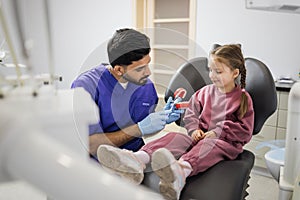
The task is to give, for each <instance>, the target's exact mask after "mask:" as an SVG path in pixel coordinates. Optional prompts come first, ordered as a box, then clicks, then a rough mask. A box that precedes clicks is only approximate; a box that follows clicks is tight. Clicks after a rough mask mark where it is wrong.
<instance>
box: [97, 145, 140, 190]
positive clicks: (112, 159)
mask: <svg viewBox="0 0 300 200" xmlns="http://www.w3.org/2000/svg"><path fill="white" fill-rule="evenodd" d="M97 157H98V160H99V162H100V163H101V164H102V166H103V168H105V169H107V170H108V171H110V172H113V173H116V174H118V175H120V176H121V177H124V178H126V179H127V180H130V181H131V182H133V183H135V184H137V185H138V184H140V183H141V182H142V181H143V179H144V174H143V173H142V172H139V171H138V170H137V169H135V168H132V167H130V166H126V165H123V164H122V162H121V158H120V155H119V154H117V153H116V152H115V151H113V150H110V149H109V147H107V146H100V147H99V148H98V151H97Z"/></svg>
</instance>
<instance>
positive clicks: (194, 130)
mask: <svg viewBox="0 0 300 200" xmlns="http://www.w3.org/2000/svg"><path fill="white" fill-rule="evenodd" d="M208 67H209V77H210V79H211V81H212V84H211V85H207V86H205V87H203V88H201V89H200V90H198V91H197V92H195V94H194V95H193V96H192V97H191V99H190V101H189V107H188V108H187V110H186V112H185V116H184V119H183V120H184V123H185V128H186V129H187V132H188V135H186V134H181V133H175V132H171V133H168V134H167V135H165V136H163V137H161V138H159V139H156V140H154V141H152V142H149V143H148V144H146V145H145V146H143V147H142V148H141V149H140V150H139V151H138V152H135V153H133V152H130V151H126V150H121V149H119V148H116V147H112V146H108V145H101V146H99V148H98V152H97V155H98V159H99V162H100V163H101V164H102V165H103V166H104V167H105V168H108V169H110V170H113V171H114V172H115V173H117V174H119V175H121V176H123V177H126V178H129V179H131V180H133V181H134V182H135V183H137V184H139V183H141V182H142V180H143V177H144V174H143V170H144V169H145V164H147V163H150V161H151V166H152V169H153V170H154V172H155V173H156V174H157V175H158V176H159V177H160V192H161V194H162V195H163V196H164V197H165V198H166V199H179V197H180V192H181V190H182V188H183V187H184V185H185V180H186V178H187V177H188V176H194V175H196V174H198V173H199V172H203V171H205V170H207V169H208V168H209V167H211V166H213V165H215V164H216V163H218V162H220V161H222V160H224V159H226V160H233V159H235V158H236V157H237V156H238V155H239V154H240V153H241V152H242V151H243V146H244V145H245V144H246V143H247V142H249V141H250V139H251V136H252V131H253V124H254V112H253V106H252V100H251V97H250V95H249V94H248V92H247V91H245V81H246V68H245V62H244V57H243V54H242V51H241V47H240V45H235V44H233V45H223V46H219V47H217V48H216V49H214V50H212V51H211V53H210V56H209V64H208ZM238 80H239V83H238Z"/></svg>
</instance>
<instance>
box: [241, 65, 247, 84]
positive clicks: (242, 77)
mask: <svg viewBox="0 0 300 200" xmlns="http://www.w3.org/2000/svg"><path fill="white" fill-rule="evenodd" d="M240 72H241V79H240V85H241V88H242V89H243V88H245V87H246V74H247V70H246V67H245V65H243V66H242V67H241V70H240Z"/></svg>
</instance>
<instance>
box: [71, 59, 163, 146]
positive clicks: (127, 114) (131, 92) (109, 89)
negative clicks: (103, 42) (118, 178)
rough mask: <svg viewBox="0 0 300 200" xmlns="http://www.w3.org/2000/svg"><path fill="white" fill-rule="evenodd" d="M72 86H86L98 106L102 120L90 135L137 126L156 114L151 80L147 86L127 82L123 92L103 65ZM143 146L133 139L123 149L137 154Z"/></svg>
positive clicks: (140, 140)
mask: <svg viewBox="0 0 300 200" xmlns="http://www.w3.org/2000/svg"><path fill="white" fill-rule="evenodd" d="M71 87H72V88H75V87H83V88H84V89H85V90H86V91H87V92H89V93H90V95H91V97H92V98H93V100H94V101H95V103H96V104H97V105H98V108H99V115H100V116H99V117H100V121H99V123H97V124H91V125H90V126H89V135H92V134H101V133H109V132H114V131H118V130H120V129H123V128H125V127H128V126H130V125H133V124H136V123H137V122H139V121H141V120H143V119H144V118H145V117H146V116H148V115H149V113H151V112H154V110H155V107H156V104H157V102H158V97H157V93H156V90H155V87H154V85H153V83H152V82H151V81H150V80H149V79H148V80H147V83H146V84H145V85H136V84H133V83H131V82H128V85H127V88H126V89H124V88H123V87H122V86H121V85H120V84H119V82H118V81H117V80H116V79H115V77H114V76H113V75H112V74H111V73H110V72H109V70H108V69H107V67H106V65H104V64H101V65H100V66H97V67H95V68H93V69H91V70H89V71H86V72H84V73H82V74H81V75H80V76H79V77H78V78H77V79H76V80H75V81H74V82H73V83H72V86H71ZM83 106H84V105H83ZM129 134H130V133H129ZM143 145H144V141H143V139H142V138H134V139H133V140H131V141H129V142H127V143H126V144H124V145H123V146H121V147H120V148H125V149H129V150H132V151H137V150H139V149H140V148H141V147H142V146H143Z"/></svg>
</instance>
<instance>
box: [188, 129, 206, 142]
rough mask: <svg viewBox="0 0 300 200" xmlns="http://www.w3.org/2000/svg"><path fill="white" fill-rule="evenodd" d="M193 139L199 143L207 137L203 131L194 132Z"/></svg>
mask: <svg viewBox="0 0 300 200" xmlns="http://www.w3.org/2000/svg"><path fill="white" fill-rule="evenodd" d="M191 137H192V138H193V140H194V141H196V142H198V141H199V140H202V139H203V138H204V137H205V133H204V132H203V131H202V130H201V129H198V130H194V132H193V133H192V135H191Z"/></svg>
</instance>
